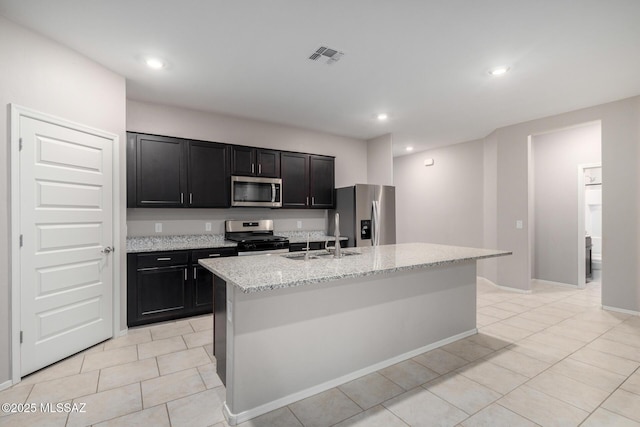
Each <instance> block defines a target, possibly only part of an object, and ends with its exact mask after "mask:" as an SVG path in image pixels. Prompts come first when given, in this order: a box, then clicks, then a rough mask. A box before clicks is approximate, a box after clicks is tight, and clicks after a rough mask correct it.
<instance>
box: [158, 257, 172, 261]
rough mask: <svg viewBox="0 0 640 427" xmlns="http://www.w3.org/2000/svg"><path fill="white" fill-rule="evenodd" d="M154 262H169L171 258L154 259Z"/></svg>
mask: <svg viewBox="0 0 640 427" xmlns="http://www.w3.org/2000/svg"><path fill="white" fill-rule="evenodd" d="M156 261H171V257H167V258H156Z"/></svg>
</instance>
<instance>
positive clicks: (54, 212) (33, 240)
mask: <svg viewBox="0 0 640 427" xmlns="http://www.w3.org/2000/svg"><path fill="white" fill-rule="evenodd" d="M20 138H21V145H22V148H21V150H20V160H19V161H20V220H19V222H20V234H21V238H22V242H21V244H22V247H21V249H20V328H21V331H22V332H21V333H22V346H21V349H20V350H21V351H20V354H21V357H20V358H21V368H20V372H21V376H24V375H26V374H28V373H31V372H33V371H35V370H38V369H40V368H42V367H44V366H47V365H50V364H52V363H54V362H56V361H58V360H60V359H63V358H65V357H67V356H69V355H71V354H74V353H76V352H78V351H80V350H83V349H85V348H87V347H90V346H92V345H94V344H96V343H98V342H101V341H104V340H105V339H107V338H110V337H111V336H112V331H113V323H112V316H113V309H112V307H113V306H112V304H113V301H112V299H113V285H112V281H113V273H114V272H113V260H112V257H113V255H111V254H110V252H109V251H110V249H111V247H112V246H113V230H112V227H113V218H112V216H113V213H112V212H113V211H112V191H113V190H112V161H113V160H112V153H113V147H112V144H113V141H112V140H110V139H107V138H105V137H104V136H99V135H94V134H92V133H90V132H85V131H81V130H76V129H73V128H71V127H67V126H62V125H59V124H53V123H50V122H47V121H44V120H38V119H34V118H31V117H25V116H21V117H20Z"/></svg>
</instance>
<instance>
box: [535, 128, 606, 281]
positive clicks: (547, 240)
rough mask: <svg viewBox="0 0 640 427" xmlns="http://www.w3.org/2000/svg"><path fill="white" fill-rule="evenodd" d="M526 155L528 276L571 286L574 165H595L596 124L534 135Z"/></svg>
mask: <svg viewBox="0 0 640 427" xmlns="http://www.w3.org/2000/svg"><path fill="white" fill-rule="evenodd" d="M532 153H533V165H534V169H533V170H534V188H535V190H534V221H533V224H534V238H533V242H532V243H533V247H534V250H533V278H536V279H542V280H550V281H553V282H560V283H568V284H572V285H576V286H577V285H578V284H579V283H578V267H577V266H578V262H584V261H583V260H579V259H578V247H577V245H578V244H579V243H580V242H579V240H580V239H582V240H584V231H582V232H581V233H580V234H579V230H578V165H580V164H586V163H599V162H600V161H601V156H600V123H599V122H596V123H589V124H587V125H584V126H578V127H574V128H569V129H565V130H560V131H557V132H550V133H545V134H542V135H535V136H534V137H533V138H532ZM582 191H584V189H583V190H582Z"/></svg>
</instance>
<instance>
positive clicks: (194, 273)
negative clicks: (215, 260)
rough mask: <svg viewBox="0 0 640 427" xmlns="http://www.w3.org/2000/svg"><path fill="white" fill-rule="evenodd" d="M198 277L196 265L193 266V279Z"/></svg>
mask: <svg viewBox="0 0 640 427" xmlns="http://www.w3.org/2000/svg"><path fill="white" fill-rule="evenodd" d="M197 278H198V267H193V280H195V279H197Z"/></svg>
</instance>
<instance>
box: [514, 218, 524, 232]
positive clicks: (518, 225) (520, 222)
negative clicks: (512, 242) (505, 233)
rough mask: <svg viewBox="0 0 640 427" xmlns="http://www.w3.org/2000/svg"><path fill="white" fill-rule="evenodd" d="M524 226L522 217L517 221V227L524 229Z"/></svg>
mask: <svg viewBox="0 0 640 427" xmlns="http://www.w3.org/2000/svg"><path fill="white" fill-rule="evenodd" d="M523 227H524V225H523V223H522V220H521V219H519V220H517V221H516V228H517V229H518V230H522V228H523Z"/></svg>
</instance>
